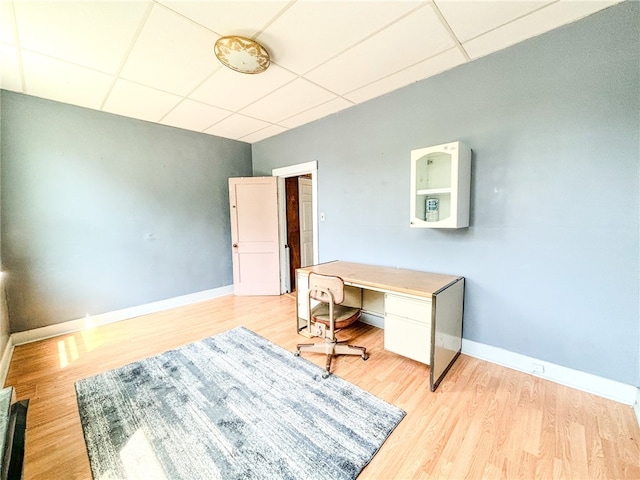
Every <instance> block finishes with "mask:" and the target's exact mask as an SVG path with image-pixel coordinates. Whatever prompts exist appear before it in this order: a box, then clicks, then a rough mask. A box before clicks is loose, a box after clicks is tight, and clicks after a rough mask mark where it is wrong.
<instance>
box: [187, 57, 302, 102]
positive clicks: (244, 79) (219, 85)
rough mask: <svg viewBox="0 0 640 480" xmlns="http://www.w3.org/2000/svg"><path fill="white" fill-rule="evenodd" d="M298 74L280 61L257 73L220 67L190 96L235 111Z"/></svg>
mask: <svg viewBox="0 0 640 480" xmlns="http://www.w3.org/2000/svg"><path fill="white" fill-rule="evenodd" d="M216 61H217V60H216ZM295 78H296V75H294V74H293V73H291V72H288V71H287V70H285V69H283V68H280V67H278V66H277V65H271V66H270V67H269V68H268V69H267V70H266V71H265V72H263V73H260V74H256V75H248V74H244V73H238V72H234V71H233V70H231V69H229V68H221V69H220V70H218V71H217V72H216V73H214V74H213V75H212V76H211V77H209V79H208V80H207V81H206V82H204V83H203V84H202V85H201V86H200V87H198V89H196V90H195V91H194V92H193V93H192V94H191V95H190V96H189V97H190V98H192V99H194V100H199V101H201V102H204V103H208V104H209V105H216V106H218V107H221V108H225V109H227V110H232V111H234V112H235V111H238V110H240V109H241V108H243V107H246V106H247V105H249V104H250V103H252V102H255V101H256V100H258V99H260V98H262V97H264V96H265V95H267V94H268V93H270V92H273V91H274V90H276V89H278V88H280V87H281V86H283V85H284V84H286V83H288V82H290V81H292V80H294V79H295Z"/></svg>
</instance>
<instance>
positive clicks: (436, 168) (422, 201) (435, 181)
mask: <svg viewBox="0 0 640 480" xmlns="http://www.w3.org/2000/svg"><path fill="white" fill-rule="evenodd" d="M470 186H471V150H470V149H469V148H468V147H466V146H465V145H464V144H463V143H462V142H452V143H445V144H442V145H436V146H433V147H426V148H419V149H416V150H412V151H411V217H410V225H411V226H412V227H418V228H463V227H468V226H469V201H470Z"/></svg>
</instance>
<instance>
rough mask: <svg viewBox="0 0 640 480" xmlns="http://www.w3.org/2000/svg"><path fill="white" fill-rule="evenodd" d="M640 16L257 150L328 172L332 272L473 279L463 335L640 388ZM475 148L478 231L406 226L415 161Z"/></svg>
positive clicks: (589, 24) (324, 232) (256, 166)
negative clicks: (345, 268) (343, 266)
mask: <svg viewBox="0 0 640 480" xmlns="http://www.w3.org/2000/svg"><path fill="white" fill-rule="evenodd" d="M639 25H640V4H639V3H636V2H627V3H624V4H621V5H619V6H616V7H612V8H610V9H607V10H605V11H603V12H600V13H598V14H596V15H593V16H591V17H588V18H586V19H584V20H582V21H579V22H577V23H574V24H572V25H569V26H566V27H564V28H561V29H559V30H556V31H552V32H549V33H548V34H545V35H542V36H540V37H537V38H534V39H531V40H529V41H526V42H524V43H521V44H519V45H516V46H514V47H512V48H509V49H507V50H504V51H502V52H499V53H496V54H494V55H491V56H489V57H486V58H482V59H479V60H477V61H474V62H471V63H469V64H466V65H463V66H460V67H458V68H456V69H453V70H451V71H448V72H445V73H443V74H441V75H438V76H436V77H434V78H430V79H427V80H425V81H422V82H419V83H416V84H413V85H411V86H409V87H407V88H404V89H401V90H398V91H396V92H393V93H391V94H388V95H386V96H384V97H381V98H378V99H374V100H371V101H369V102H367V103H366V104H363V105H361V106H358V107H353V108H351V109H349V110H346V111H343V112H340V113H338V114H335V115H333V116H331V117H328V118H326V119H323V120H320V121H317V122H314V123H312V124H308V125H306V126H303V127H300V128H297V129H295V130H292V131H289V132H286V133H283V134H281V135H279V136H276V137H272V138H270V139H267V140H264V141H262V142H259V143H257V144H254V145H253V146H252V150H253V170H254V175H268V174H270V172H271V169H272V168H275V167H282V166H287V165H292V164H298V163H302V162H308V161H312V160H317V161H318V188H319V192H318V197H319V202H318V203H319V205H318V210H319V211H323V212H325V215H326V220H325V221H324V222H321V223H320V225H319V252H320V261H329V260H334V259H342V260H351V261H358V262H366V263H372V264H380V265H390V266H399V267H406V268H413V269H418V270H426V271H433V272H442V273H451V274H459V275H463V276H464V277H466V280H467V283H466V285H467V291H466V296H465V319H464V337H465V338H467V339H470V340H473V341H476V342H481V343H483V344H488V345H493V346H497V347H502V348H505V349H507V350H510V351H513V352H518V353H521V354H524V355H528V356H531V357H534V358H538V359H541V360H545V361H549V362H553V363H556V364H559V365H564V366H566V367H569V368H573V369H577V370H581V371H585V372H589V373H593V374H596V375H599V376H602V377H606V378H610V379H613V380H618V381H621V382H625V383H627V384H635V385H640V361H639V358H638V357H639V343H640V330H639V323H640V322H639V279H638V276H639V261H640V259H639V242H638V240H639V228H640V225H639V188H638V187H639V165H640V138H639V131H640V48H639V46H640V28H639ZM454 140H461V141H463V142H465V143H466V144H467V145H468V146H469V147H471V148H472V150H473V162H472V164H473V167H472V195H471V196H472V200H471V203H472V205H471V226H470V227H469V228H467V229H461V230H455V231H443V230H426V229H424V230H422V229H410V228H409V152H410V150H411V149H414V148H418V147H425V146H429V145H437V144H440V143H444V142H449V141H454Z"/></svg>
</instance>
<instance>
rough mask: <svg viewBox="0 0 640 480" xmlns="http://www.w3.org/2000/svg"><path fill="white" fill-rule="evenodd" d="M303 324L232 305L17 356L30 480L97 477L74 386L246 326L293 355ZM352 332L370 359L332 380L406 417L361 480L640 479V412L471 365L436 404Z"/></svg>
mask: <svg viewBox="0 0 640 480" xmlns="http://www.w3.org/2000/svg"><path fill="white" fill-rule="evenodd" d="M294 316H295V301H294V299H293V298H292V297H291V296H287V295H285V296H281V297H233V296H227V297H223V298H220V299H216V300H211V301H207V302H201V303H197V304H194V305H191V306H188V307H182V308H178V309H174V310H171V311H166V312H162V313H157V314H153V315H147V316H144V317H138V318H135V319H131V320H127V321H123V322H118V323H114V324H110V325H106V326H102V327H95V328H91V329H88V330H85V331H83V332H79V333H75V334H72V335H65V336H61V337H57V338H51V339H48V340H43V341H40V342H36V343H32V344H28V345H23V346H18V347H16V348H15V352H14V354H13V359H12V361H11V365H10V369H9V375H8V378H7V382H6V384H7V385H12V386H14V387H15V389H16V393H17V397H18V398H19V399H22V398H30V399H31V402H30V406H29V413H28V419H27V422H28V423H27V424H28V427H27V446H26V449H27V451H26V458H25V479H27V480H29V479H47V480H50V479H90V478H91V473H90V469H89V461H88V457H87V453H86V449H85V444H84V439H83V436H82V429H81V426H80V420H79V417H78V412H77V406H76V397H75V391H74V382H75V381H76V380H78V379H80V378H84V377H87V376H90V375H94V374H97V373H99V372H102V371H105V370H109V369H112V368H115V367H118V366H120V365H124V364H126V363H129V362H132V361H135V360H139V359H142V358H145V357H148V356H151V355H154V354H157V353H160V352H163V351H165V350H168V349H171V348H174V347H177V346H180V345H183V344H186V343H190V342H193V341H196V340H199V339H201V338H205V337H208V336H211V335H215V334H216V333H219V332H222V331H225V330H228V329H229V328H233V327H234V326H237V325H244V326H246V327H247V328H250V329H251V330H253V331H255V332H256V333H259V334H260V335H262V336H264V337H266V338H268V339H269V340H271V341H273V342H274V343H277V344H279V345H281V346H283V347H284V348H286V349H289V350H292V351H293V350H294V348H295V344H296V343H298V342H301V341H304V339H303V338H302V337H300V336H298V335H297V334H296V332H295V326H294V325H295V324H294V320H293V318H294ZM350 332H353V334H351V333H348V332H347V331H344V332H343V336H344V335H346V336H347V337H348V338H352V341H351V343H354V344H357V345H364V346H366V347H367V348H368V350H369V351H370V353H371V357H370V359H369V360H368V361H366V362H363V361H362V360H361V359H360V357H341V358H339V359H338V360H336V361H335V364H334V372H335V373H336V374H337V375H340V376H342V377H343V378H345V379H346V380H348V381H351V382H353V383H355V384H357V385H359V386H360V387H362V388H364V389H366V390H368V391H369V392H372V393H373V394H375V395H377V396H378V397H380V398H383V399H384V400H386V401H388V402H390V403H393V404H394V405H397V406H398V407H400V408H403V409H404V410H405V411H407V416H406V417H405V419H404V420H403V421H402V422H401V423H400V425H399V426H398V428H396V430H395V431H394V432H393V434H392V435H391V436H390V437H389V439H388V440H387V441H386V442H385V444H384V445H383V446H382V448H381V449H380V451H379V452H378V454H377V455H376V456H375V458H374V459H373V461H372V462H371V463H370V464H369V466H367V467H366V469H365V470H364V471H363V473H362V474H361V476H360V478H363V479H392V478H393V479H405V478H438V479H443V478H452V479H458V478H490V479H494V478H495V479H497V478H524V479H534V478H535V479H538V478H554V479H556V478H579V479H586V478H612V479H623V478H640V431H639V428H638V424H637V422H636V419H635V416H634V413H633V409H632V408H631V407H630V406H627V405H622V404H619V403H615V402H612V401H609V400H605V399H603V398H600V397H596V396H594V395H589V394H587V393H583V392H580V391H577V390H573V389H570V388H567V387H563V386H560V385H557V384H554V383H551V382H548V381H545V380H541V379H539V378H535V377H533V376H530V375H527V374H524V373H519V372H516V371H513V370H509V369H506V368H503V367H500V366H497V365H494V364H491V363H487V362H484V361H480V360H477V359H474V358H471V357H467V356H465V355H462V356H460V358H459V359H458V361H457V362H456V363H455V365H454V367H453V368H452V370H451V371H450V372H449V374H448V376H447V377H446V378H445V380H444V381H443V382H442V384H441V385H440V387H439V388H438V390H437V391H436V392H435V393H432V392H430V391H429V370H428V367H426V366H424V365H421V364H419V363H417V362H414V361H412V360H408V359H405V358H403V357H400V356H398V355H395V354H392V353H389V352H385V351H384V350H383V348H382V345H383V340H382V331H381V330H379V329H377V328H375V327H370V326H367V325H362V326H359V327H357V328H356V329H352V330H350ZM305 357H306V358H308V359H310V360H312V361H314V362H316V363H317V364H318V365H321V366H322V365H323V362H324V358H323V356H322V355H318V354H305Z"/></svg>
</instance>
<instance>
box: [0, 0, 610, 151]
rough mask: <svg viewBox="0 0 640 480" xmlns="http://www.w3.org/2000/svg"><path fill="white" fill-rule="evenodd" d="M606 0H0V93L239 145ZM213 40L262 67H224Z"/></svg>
mask: <svg viewBox="0 0 640 480" xmlns="http://www.w3.org/2000/svg"><path fill="white" fill-rule="evenodd" d="M615 3H618V1H616V0H614V1H596V0H559V1H558V0H556V1H524V0H510V1H509V0H507V1H505V0H503V1H484V0H475V1H460V0H456V1H453V0H432V1H404V0H394V1H381V0H357V1H349V0H294V1H268V0H263V1H240V0H236V1H205V0H200V1H185V0H180V1H174V0H154V1H152V0H137V1H115V0H108V1H100V0H90V1H87V0H84V1H69V0H67V1H56V0H48V1H24V0H13V1H11V0H0V8H1V11H0V88H2V89H5V90H10V91H14V92H21V93H25V94H28V95H33V96H36V97H42V98H47V99H51V100H56V101H59V102H64V103H68V104H72V105H78V106H82V107H87V108H91V109H95V110H101V111H104V112H110V113H114V114H118V115H124V116H127V117H132V118H137V119H142V120H147V121H150V122H155V123H160V124H164V125H169V126H173V127H178V128H183V129H187V130H193V131H196V132H202V133H206V134H211V135H216V136H220V137H226V138H231V139H236V140H241V141H244V142H248V143H253V142H257V141H260V140H263V139H265V138H268V137H271V136H273V135H277V134H279V133H281V132H284V131H286V130H289V129H292V128H296V127H298V126H300V125H303V124H305V123H308V122H311V121H313V120H316V119H319V118H322V117H325V116H328V115H331V114H333V113H336V112H338V111H340V110H344V109H346V108H349V107H352V106H354V105H357V104H359V103H362V102H366V101H367V100H370V99H372V98H374V97H377V96H380V95H384V94H385V93H388V92H391V91H393V90H396V89H398V88H401V87H404V86H406V85H408V84H410V83H413V82H416V81H419V80H422V79H424V78H427V77H430V76H432V75H436V74H438V73H440V72H443V71H446V70H449V69H452V68H454V67H456V66H458V65H461V64H463V63H466V62H469V61H473V60H475V59H477V58H480V57H483V56H485V55H488V54H490V53H492V52H496V51H498V50H501V49H503V48H506V47H508V46H511V45H513V44H515V43H518V42H520V41H523V40H525V39H527V38H531V37H534V36H536V35H539V34H541V33H544V32H547V31H549V30H552V29H554V28H557V27H559V26H562V25H566V24H568V23H571V22H573V21H576V20H578V19H580V18H583V17H585V16H587V15H590V14H592V13H594V12H596V11H599V10H602V9H604V8H606V7H608V6H610V5H612V4H615ZM224 35H242V36H246V37H250V38H253V39H255V40H257V41H258V42H260V43H261V44H262V45H264V46H265V47H266V49H267V50H268V51H269V53H270V56H271V65H270V67H269V69H268V70H267V71H266V72H264V73H261V74H257V75H247V74H242V73H238V72H235V71H232V70H230V69H228V68H226V67H224V66H223V65H222V64H221V63H220V62H219V61H218V59H217V58H216V57H215V56H214V54H213V45H214V44H215V42H216V40H217V39H218V38H219V37H220V36H224Z"/></svg>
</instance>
